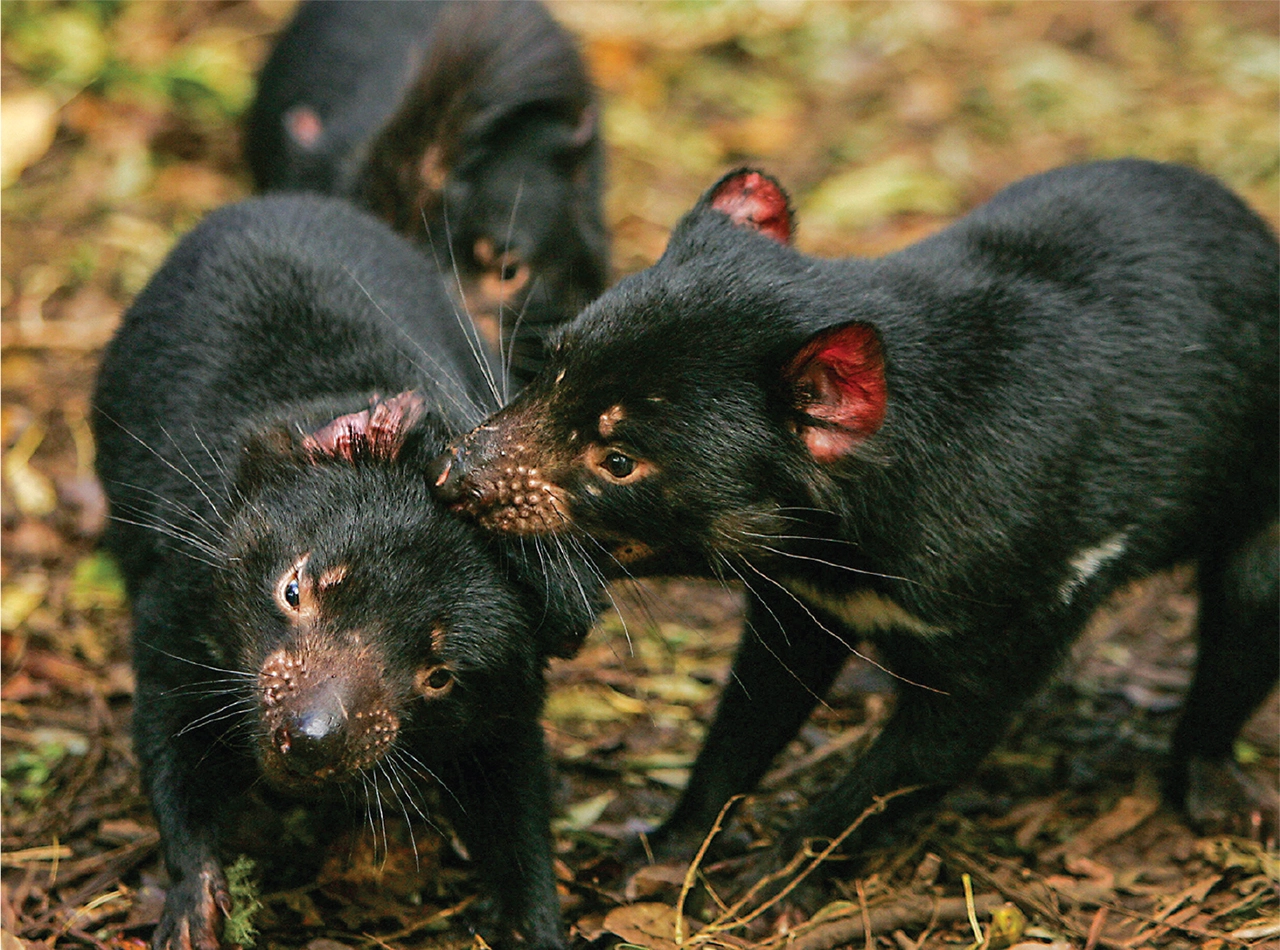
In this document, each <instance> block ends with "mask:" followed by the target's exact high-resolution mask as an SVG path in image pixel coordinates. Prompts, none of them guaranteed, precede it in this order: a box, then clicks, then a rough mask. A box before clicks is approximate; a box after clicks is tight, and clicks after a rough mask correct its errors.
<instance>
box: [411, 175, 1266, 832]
mask: <svg viewBox="0 0 1280 950" xmlns="http://www.w3.org/2000/svg"><path fill="white" fill-rule="evenodd" d="M791 232H792V214H791V211H790V209H789V206H788V199H787V197H786V195H785V194H784V193H783V191H782V190H781V188H780V187H779V186H778V185H777V184H776V183H775V182H774V181H773V180H771V179H770V178H768V177H767V176H765V175H763V174H761V173H758V172H755V171H750V170H744V171H739V172H736V173H733V174H730V175H728V176H727V177H725V178H724V179H722V180H721V181H720V182H719V183H718V184H716V185H715V186H714V187H713V188H712V189H711V190H710V191H709V192H708V193H707V194H706V195H705V196H704V197H703V198H702V199H701V201H700V202H699V203H698V205H697V206H696V207H695V208H694V209H693V210H692V211H691V212H690V213H689V214H688V215H686V216H685V218H684V219H683V220H682V221H681V222H680V223H679V225H678V226H677V227H676V229H675V231H674V233H673V234H672V237H671V241H670V244H669V245H668V247H667V249H666V251H665V253H664V254H663V256H662V258H661V259H660V260H659V261H658V263H657V264H656V265H654V266H653V267H651V268H650V269H648V270H646V271H643V272H641V273H639V274H637V275H635V276H634V277H631V278H628V279H626V280H624V281H622V282H620V283H619V284H618V285H617V286H616V287H615V288H614V289H612V290H611V291H609V292H607V293H606V294H605V295H604V296H603V297H602V298H601V299H600V300H598V301H596V302H595V303H594V304H592V305H591V306H590V307H588V308H587V310H585V311H584V312H583V313H582V314H581V315H580V316H579V317H578V318H577V319H576V320H575V321H574V322H573V323H572V324H570V325H569V326H568V327H567V328H566V330H565V332H564V333H563V334H562V335H561V336H560V337H559V340H558V343H557V345H556V347H555V349H554V352H553V355H552V357H551V358H550V361H549V363H548V366H547V367H546V369H545V371H544V373H543V374H542V375H541V376H540V377H539V378H538V379H537V380H536V381H535V382H534V383H532V384H531V385H530V386H529V388H528V389H527V390H525V392H524V393H522V394H521V395H520V396H519V397H517V398H516V399H515V400H514V401H513V402H512V403H511V404H510V405H509V406H507V407H506V408H504V409H503V410H502V411H501V412H499V413H498V414H496V415H495V416H493V417H491V418H490V419H489V420H487V421H486V422H485V423H484V424H482V425H481V426H479V427H478V428H476V429H475V430H474V431H472V432H471V433H470V434H469V435H467V436H466V437H465V438H463V439H461V440H460V441H458V442H457V443H455V445H454V446H453V447H452V449H451V451H450V452H448V453H446V454H445V455H443V456H441V457H440V458H439V459H437V460H436V462H435V464H434V465H433V468H432V470H431V472H430V475H431V477H432V480H433V483H434V484H435V486H436V491H437V495H438V496H439V497H442V498H443V499H445V500H447V501H448V502H450V503H451V504H452V505H453V506H454V508H455V509H457V510H459V511H461V512H464V513H466V514H467V515H469V516H471V517H472V518H474V519H475V520H477V521H479V523H480V524H482V525H484V526H486V527H488V528H490V529H491V530H493V531H496V532H506V533H514V534H517V535H529V536H537V535H541V534H555V533H557V532H566V533H570V534H575V533H576V534H582V535H586V536H590V537H591V538H592V539H594V540H595V541H596V542H598V544H599V547H600V549H601V550H603V551H606V552H608V553H609V554H610V555H611V556H612V558H613V559H615V561H616V565H615V567H616V568H617V569H620V570H627V571H630V572H632V573H656V572H680V571H691V572H695V573H711V574H715V575H719V576H722V577H734V576H736V577H739V578H741V579H742V580H743V582H744V583H745V585H746V588H747V591H748V595H749V599H748V624H747V630H746V633H745V634H744V636H743V639H742V642H741V645H740V646H739V649H738V655H737V658H736V660H735V661H734V668H733V675H732V676H731V677H730V679H729V684H728V686H726V688H725V691H724V694H723V696H722V698H721V701H720V707H719V711H718V713H717V715H716V718H715V721H714V723H713V724H712V726H711V729H710V732H709V734H708V736H707V740H706V743H705V745H704V747H703V749H702V751H701V753H700V754H699V756H698V758H697V761H696V762H695V764H694V767H693V771H692V776H691V779H690V782H689V785H688V788H687V790H686V791H685V793H684V796H683V798H682V799H681V801H680V803H679V805H678V806H677V807H676V809H675V812H674V813H673V814H672V816H671V817H670V818H669V820H668V821H667V822H666V824H665V825H664V826H663V828H662V829H660V832H659V840H660V841H661V842H662V843H663V846H664V847H665V848H669V849H671V850H673V851H679V850H680V848H681V847H682V845H685V844H687V843H688V842H689V841H691V840H694V839H697V838H699V837H700V836H701V835H702V833H703V832H704V831H705V830H706V828H707V827H708V826H709V825H710V823H711V822H712V820H713V818H714V817H715V815H716V814H717V812H718V810H719V809H720V807H721V805H722V804H723V803H724V802H725V801H726V800H727V799H728V798H729V796H731V795H733V794H735V793H738V792H743V791H746V790H749V789H750V788H751V787H752V786H753V785H754V784H755V783H756V782H757V780H758V779H759V778H760V777H761V775H762V774H763V772H764V771H765V769H766V767H767V766H768V765H769V763H770V760H772V759H773V757H774V756H775V755H776V754H777V752H778V751H779V750H780V749H781V748H782V747H783V746H784V745H785V744H786V743H787V741H788V740H789V739H790V738H791V737H792V736H793V735H795V733H796V731H797V728H798V727H799V726H800V725H801V724H802V722H803V721H804V719H805V718H806V717H807V716H808V714H809V713H810V711H811V710H812V707H813V706H814V704H815V702H817V701H818V699H819V698H820V697H821V696H822V695H823V693H824V692H825V691H826V690H827V688H828V687H829V686H830V684H831V682H832V678H833V677H834V676H835V674H836V672H837V671H838V669H839V668H840V666H841V663H842V661H843V660H844V659H845V658H846V656H847V655H848V654H849V652H850V649H851V646H850V645H851V644H853V643H854V642H855V640H856V639H857V638H860V637H869V638H871V639H873V640H874V641H875V642H876V643H877V644H878V646H879V649H880V651H881V655H882V657H883V658H884V661H885V663H886V665H887V666H888V667H889V668H890V669H891V670H892V671H894V672H895V673H896V674H897V675H898V677H899V678H900V680H901V681H902V682H901V683H900V688H899V696H898V701H897V704H896V707H895V710H894V712H893V714H892V716H891V718H890V719H889V721H888V722H887V724H886V725H885V727H884V730H883V732H882V733H881V735H880V736H879V738H878V740H877V741H876V742H875V743H874V744H873V746H872V747H871V748H870V749H869V750H868V751H867V753H866V754H865V755H864V756H863V757H862V758H861V759H860V761H858V762H857V764H856V765H855V766H854V767H853V768H852V769H851V770H850V771H849V772H848V773H847V774H846V775H845V776H844V777H843V778H842V779H841V780H840V781H839V782H838V783H837V784H836V785H835V787H834V788H832V789H830V790H829V791H828V792H827V793H826V794H825V796H824V797H822V798H820V799H819V800H817V801H816V802H815V803H813V804H812V805H811V806H810V807H809V809H808V810H807V811H805V812H803V813H802V814H801V816H800V817H799V819H798V820H797V822H796V823H795V825H794V827H793V829H792V831H791V832H790V835H789V837H787V838H786V839H785V840H784V841H783V843H782V846H783V847H785V848H788V849H789V848H791V847H793V846H795V845H796V844H797V843H798V842H799V841H800V840H801V839H803V838H805V837H806V836H815V835H820V836H832V835H835V834H837V833H839V832H840V831H841V830H842V829H843V828H844V827H846V825H847V824H849V823H850V822H851V821H852V820H853V819H854V818H855V817H856V816H858V815H859V814H860V813H861V812H862V810H863V809H864V808H865V807H867V806H868V805H869V804H870V803H871V802H872V801H873V798H874V796H878V795H883V794H885V793H887V792H890V791H892V790H894V789H898V788H901V787H907V786H915V785H924V786H926V789H927V790H923V791H921V792H919V793H918V794H916V795H914V796H908V797H907V798H899V799H896V800H895V801H894V803H893V806H894V807H891V808H890V810H889V812H890V814H892V813H894V812H899V813H901V812H902V811H905V810H906V809H909V808H910V807H912V804H913V803H914V805H915V806H916V807H918V806H919V805H920V803H922V802H928V801H930V800H932V799H934V798H936V796H938V795H939V794H941V792H942V791H943V790H945V789H946V788H947V787H948V786H949V785H952V784H954V783H955V782H956V781H957V780H958V779H960V778H961V777H962V776H964V775H965V774H966V773H967V772H968V771H969V770H971V769H972V768H973V767H974V766H975V765H976V763H977V762H978V761H979V760H980V759H981V757H982V756H983V755H984V754H985V753H986V752H987V751H988V750H989V749H990V748H991V747H992V745H993V744H994V743H995V742H996V741H997V740H998V739H999V737H1000V736H1001V734H1002V731H1003V729H1004V728H1005V726H1006V724H1007V723H1008V721H1009V719H1010V716H1011V714H1012V713H1013V712H1014V711H1015V710H1016V709H1017V708H1018V706H1019V704H1020V703H1021V702H1022V701H1023V700H1024V699H1025V698H1026V697H1027V696H1028V694H1030V693H1031V692H1032V691H1034V690H1035V689H1036V688H1037V687H1038V686H1039V685H1040V684H1041V682H1042V681H1043V680H1044V678H1045V676H1046V674H1047V673H1048V672H1049V671H1050V670H1051V669H1052V667H1053V664H1054V661H1055V660H1056V659H1057V658H1058V656H1059V655H1060V654H1061V653H1062V651H1063V648H1064V646H1065V644H1067V643H1068V641H1069V640H1070V638H1071V637H1072V636H1073V635H1074V634H1075V633H1076V632H1077V631H1078V630H1080V628H1081V627H1082V626H1083V625H1084V623H1085V621H1086V620H1087V618H1088V617H1089V615H1090V613H1091V612H1092V611H1093V610H1094V609H1095V608H1096V607H1097V606H1098V604H1099V603H1100V601H1101V600H1102V598H1103V597H1104V596H1105V595H1106V594H1107V593H1108V592H1110V591H1112V590H1113V589H1115V588H1116V587H1117V585H1119V584H1121V583H1122V582H1124V581H1126V580H1128V579H1131V578H1134V577H1136V576H1139V575H1143V574H1147V573H1149V572H1152V571H1156V570H1159V569H1161V568H1164V567H1166V566H1168V565H1171V564H1174V563H1175V562H1184V561H1190V562H1194V563H1195V564H1196V565H1197V566H1198V571H1199V590H1200V616H1199V642H1200V656H1199V661H1198V666H1197V669H1196V674H1195V678H1194V682H1193V685H1192V686H1191V690H1190V694H1189V696H1188V697H1187V699H1186V705H1185V711H1184V715H1183V718H1182V721H1181V725H1180V726H1179V728H1178V730H1177V732H1176V735H1175V738H1174V740H1173V749H1172V764H1171V768H1170V772H1169V782H1168V791H1169V793H1170V795H1171V797H1172V798H1173V799H1175V800H1177V801H1180V802H1181V803H1183V804H1185V806H1186V807H1187V808H1188V809H1189V811H1190V812H1191V813H1192V814H1193V816H1195V817H1198V818H1202V819H1206V820H1209V819H1213V818H1221V817H1223V816H1222V815H1221V814H1219V811H1220V810H1221V809H1224V808H1225V809H1228V810H1229V809H1230V808H1232V807H1235V806H1234V805H1233V804H1232V795H1231V794H1230V791H1231V789H1233V788H1238V786H1239V783H1233V782H1231V781H1227V779H1229V778H1230V772H1231V764H1230V757H1231V747H1232V742H1233V738H1234V736H1235V734H1236V732H1237V730H1238V728H1239V727H1240V726H1241V725H1242V724H1243V722H1244V721H1245V720H1246V718H1247V717H1248V716H1249V715H1250V713H1251V711H1252V710H1253V709H1254V708H1255V707H1256V706H1257V705H1258V704H1259V703H1260V702H1261V700H1262V699H1263V698H1264V697H1265V696H1266V695H1267V692H1268V690H1269V689H1270V688H1271V686H1272V684H1273V683H1275V681H1276V677H1277V668H1278V666H1280V630H1278V629H1277V624H1278V620H1277V616H1278V612H1280V607H1278V604H1277V601H1278V595H1277V590H1278V587H1280V581H1278V579H1277V575H1278V573H1280V570H1278V567H1277V469H1278V465H1277V458H1278V452H1277V433H1278V431H1280V413H1278V410H1277V388H1278V382H1277V375H1278V371H1277V351H1278V345H1277V319H1278V318H1277V310H1278V309H1280V305H1278V302H1277V287H1278V286H1280V279H1278V274H1277V244H1276V239H1275V236H1274V234H1273V233H1272V232H1271V231H1270V229H1269V228H1268V227H1267V226H1266V225H1265V224H1264V223H1263V222H1262V221H1261V220H1260V219H1259V218H1258V217H1257V216H1256V215H1254V214H1253V213H1252V212H1250V211H1249V210H1248V209H1247V208H1246V207H1245V205H1244V204H1243V203H1242V202H1241V201H1239V200H1238V199H1237V198H1236V197H1235V196H1234V195H1232V194H1231V193H1229V192H1228V191H1227V190H1226V189H1224V188H1223V187H1222V186H1221V185H1220V184H1218V183H1217V182H1215V181H1214V180H1212V179H1210V178H1208V177H1206V176H1204V175H1202V174H1199V173H1197V172H1194V171H1191V170H1188V169H1185V168H1180V167H1175V166H1169V165H1161V164H1155V163H1149V162H1143V161H1137V160H1122V161H1114V162H1102V163H1096V164H1086V165H1081V166H1077V167H1069V168H1063V169H1061V170H1057V171H1051V172H1048V173H1045V174H1041V175H1037V176H1035V177H1032V178H1029V179H1026V180H1025V181H1021V182H1019V183H1017V184H1015V185H1013V186H1011V187H1009V188H1008V189H1006V190H1005V191H1003V192H1001V193H1000V194H998V195H997V196H996V197H995V198H993V199H992V200H991V201H990V202H989V203H987V204H986V205H984V206H982V207H980V208H979V209H977V210H976V211H974V212H973V213H971V214H969V215H968V216H967V217H965V218H963V219H961V220H960V221H959V222H957V223H956V224H954V225H953V226H952V227H950V228H947V229H946V230H944V231H942V232H941V233H938V234H936V235H934V236H932V237H930V238H928V239H926V240H924V241H921V242H920V243H918V244H915V245H913V246H911V247H908V248H907V249H905V250H903V251H901V252H898V253H895V254H891V255H888V256H886V257H883V258H880V259H875V260H859V259H846V260H818V259H815V258H812V257H808V256H806V255H804V254H801V253H799V252H797V251H796V250H794V249H793V248H792V247H791V246H790V245H789V242H790V237H791ZM871 827H874V824H872V825H869V826H868V829H870V828H871ZM881 827H885V826H883V825H881ZM863 840H864V841H865V840H866V839H863Z"/></svg>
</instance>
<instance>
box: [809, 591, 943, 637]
mask: <svg viewBox="0 0 1280 950" xmlns="http://www.w3.org/2000/svg"><path fill="white" fill-rule="evenodd" d="M784 584H785V586H786V588H787V590H789V591H791V592H792V593H793V594H795V595H796V596H797V597H799V598H801V599H802V600H804V601H806V602H807V603H809V604H812V605H813V606H814V607H817V608H819V609H820V610H824V611H826V612H827V613H829V614H831V615H832V616H835V617H839V618H840V619H841V620H842V621H844V623H846V624H847V625H848V626H849V627H851V628H852V629H854V630H856V631H858V632H859V633H862V634H870V633H877V632H882V631H889V630H899V631H903V632H905V633H913V634H915V635H917V636H921V637H936V636H940V635H943V634H945V633H947V631H946V630H944V629H943V628H942V627H936V626H934V625H933V624H931V623H929V622H927V621H925V620H921V619H920V618H919V617H917V616H915V614H912V613H909V612H908V611H907V610H905V609H904V608H903V607H902V606H901V605H899V604H897V603H895V602H894V601H892V600H890V599H889V598H887V597H881V596H880V595H879V594H877V593H876V592H875V591H872V590H865V589H864V590H856V591H853V592H852V593H849V594H828V593H826V592H825V591H821V590H818V588H816V587H814V586H813V585H812V584H810V583H808V582H806V581H801V580H787V581H785V582H784Z"/></svg>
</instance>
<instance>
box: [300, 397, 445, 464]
mask: <svg viewBox="0 0 1280 950" xmlns="http://www.w3.org/2000/svg"><path fill="white" fill-rule="evenodd" d="M425 411H426V404H425V402H424V401H423V398H422V396H421V394H419V393H417V392H414V391H413V390H411V389H410V390H406V391H405V392H402V393H401V394H400V395H398V396H392V397H391V398H390V399H386V400H384V399H382V398H381V397H380V396H379V395H378V394H377V393H374V395H373V397H372V398H371V399H370V400H369V408H368V409H365V410H363V411H362V412H352V413H349V414H348V415H345V416H339V417H338V418H337V419H334V420H333V421H332V422H330V423H329V424H328V425H326V426H324V427H322V428H320V429H317V430H316V431H315V432H313V433H312V434H311V435H309V436H307V437H306V438H305V439H303V440H302V446H303V448H305V449H306V450H307V454H308V455H309V456H310V457H311V458H312V459H315V457H316V456H318V455H328V456H330V457H332V458H336V459H343V460H345V461H348V462H353V461H355V459H356V456H358V455H364V456H367V457H369V458H374V459H380V460H382V461H387V462H394V461H395V460H396V458H397V457H398V456H399V455H400V449H401V448H402V447H403V446H404V440H405V436H406V435H407V434H408V432H409V429H411V428H412V427H413V424H414V423H415V422H417V421H418V420H419V419H421V418H422V414H423V412H425Z"/></svg>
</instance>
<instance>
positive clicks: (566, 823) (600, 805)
mask: <svg viewBox="0 0 1280 950" xmlns="http://www.w3.org/2000/svg"><path fill="white" fill-rule="evenodd" d="M617 797H618V793H617V792H616V791H614V790H613V789H609V790H608V791H605V792H601V793H600V794H599V795H596V796H594V797H592V798H588V799H585V800H584V801H580V802H578V803H577V804H576V805H570V806H569V807H568V808H567V809H566V810H565V813H564V816H563V817H561V818H558V819H556V821H555V823H554V824H555V828H556V829H557V830H558V831H582V830H583V829H584V828H589V827H591V826H592V825H594V824H595V823H596V822H597V821H599V820H600V816H601V815H602V814H604V810H605V809H606V808H608V807H609V803H610V802H611V801H613V800H614V799H615V798H617Z"/></svg>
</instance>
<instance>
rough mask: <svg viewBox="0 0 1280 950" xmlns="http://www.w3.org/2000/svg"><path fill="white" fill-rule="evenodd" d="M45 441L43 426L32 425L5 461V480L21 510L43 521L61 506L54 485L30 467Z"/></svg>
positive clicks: (38, 424) (35, 423)
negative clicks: (33, 457) (32, 459)
mask: <svg viewBox="0 0 1280 950" xmlns="http://www.w3.org/2000/svg"><path fill="white" fill-rule="evenodd" d="M43 441H44V426H43V425H41V424H40V423H39V422H32V423H31V425H29V426H27V427H26V429H24V430H23V432H22V435H20V436H18V440H17V441H16V442H14V444H13V448H11V449H9V451H8V452H7V453H6V454H5V457H4V478H5V485H6V487H7V488H8V489H9V494H10V495H12V496H13V502H14V504H16V505H17V506H18V510H19V511H21V512H22V513H23V514H24V515H27V516H28V517H31V518H43V517H44V516H45V515H48V514H51V513H52V512H53V510H54V509H55V508H56V507H57V506H58V493H57V492H56V491H54V488H53V483H52V482H51V481H49V479H48V478H47V477H45V476H44V475H42V474H41V473H40V472H38V471H36V470H35V469H34V468H32V467H31V465H30V462H31V456H33V455H34V454H35V452H36V449H38V448H40V443H41V442H43Z"/></svg>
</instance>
